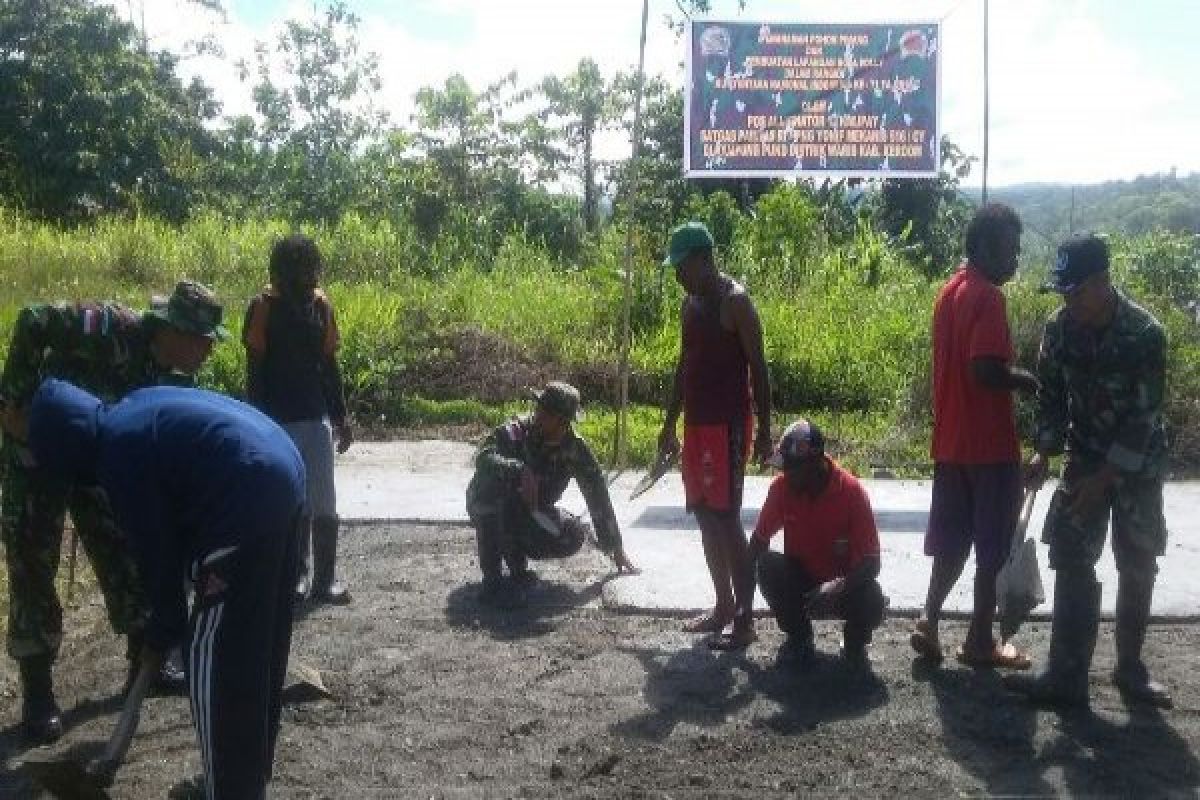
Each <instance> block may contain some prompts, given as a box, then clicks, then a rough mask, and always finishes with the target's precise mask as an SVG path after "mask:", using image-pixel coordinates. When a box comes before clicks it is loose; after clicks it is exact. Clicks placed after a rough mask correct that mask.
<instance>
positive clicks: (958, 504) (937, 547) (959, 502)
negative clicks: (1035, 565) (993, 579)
mask: <svg viewBox="0 0 1200 800" xmlns="http://www.w3.org/2000/svg"><path fill="white" fill-rule="evenodd" d="M1020 513H1021V465H1020V464H1019V463H1016V462H1013V463H1011V464H949V463H938V464H935V465H934V467H933V501H932V502H931V503H930V506H929V527H928V528H926V530H925V555H927V556H934V557H938V556H942V557H962V556H965V555H966V553H967V552H969V551H970V549H971V545H972V544H973V545H975V563H976V565H977V566H978V567H980V568H982V569H999V568H1000V565H1001V564H1003V563H1004V559H1005V558H1006V557H1007V556H1008V549H1009V546H1010V544H1011V543H1012V536H1013V531H1014V530H1015V529H1016V527H1017V517H1018V516H1019V515H1020Z"/></svg>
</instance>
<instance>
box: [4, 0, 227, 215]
mask: <svg viewBox="0 0 1200 800" xmlns="http://www.w3.org/2000/svg"><path fill="white" fill-rule="evenodd" d="M175 66H176V60H175V57H174V56H172V55H170V54H167V53H150V52H146V50H145V49H144V47H142V46H141V45H140V44H139V39H138V36H137V34H136V32H135V31H134V29H133V28H132V27H131V26H129V25H127V24H126V23H125V22H123V21H121V20H120V19H119V18H118V17H117V16H116V14H115V13H114V12H113V10H112V9H111V8H109V7H107V6H102V5H96V4H93V3H91V2H87V0H2V2H0V196H3V197H6V198H8V201H9V202H10V203H11V204H12V205H14V206H15V207H17V208H20V209H22V210H24V211H26V212H27V213H29V214H32V215H35V216H38V217H46V218H52V219H58V220H76V219H80V218H82V217H86V216H89V215H93V214H97V213H101V212H106V211H118V210H120V211H126V210H130V211H135V212H137V211H143V210H144V211H149V212H153V213H157V214H162V215H166V216H169V217H172V218H176V219H178V218H182V217H184V216H185V215H186V214H187V212H188V210H189V208H190V205H191V202H192V199H193V198H192V189H193V186H194V181H195V174H196V172H197V170H198V169H199V166H198V162H199V161H200V160H202V159H205V158H207V157H208V156H209V155H210V154H211V152H212V150H213V140H212V136H211V135H210V134H209V133H208V132H207V131H206V130H205V128H204V126H203V122H204V121H205V120H207V119H210V118H212V117H213V116H214V115H215V114H216V110H217V108H216V105H215V103H214V102H213V100H212V97H211V95H210V93H209V91H208V89H206V88H205V87H204V86H203V85H201V84H200V83H198V82H193V83H192V84H191V85H189V86H187V87H184V86H183V84H182V83H181V82H180V80H179V78H178V76H177V75H176V73H175Z"/></svg>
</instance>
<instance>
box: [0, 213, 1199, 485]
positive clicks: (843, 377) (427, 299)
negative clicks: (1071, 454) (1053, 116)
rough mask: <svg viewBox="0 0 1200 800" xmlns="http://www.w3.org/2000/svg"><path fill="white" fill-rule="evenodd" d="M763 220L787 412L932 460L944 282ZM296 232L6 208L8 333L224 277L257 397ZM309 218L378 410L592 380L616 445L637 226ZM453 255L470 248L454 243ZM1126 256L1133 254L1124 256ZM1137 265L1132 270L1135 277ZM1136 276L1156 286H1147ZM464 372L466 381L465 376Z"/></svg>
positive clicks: (847, 447) (1, 271) (656, 362)
mask: <svg viewBox="0 0 1200 800" xmlns="http://www.w3.org/2000/svg"><path fill="white" fill-rule="evenodd" d="M777 222H778V220H776V223H773V224H777ZM755 224H757V223H756V222H755V221H754V220H748V221H746V222H745V223H744V224H743V225H742V227H740V228H739V229H738V230H737V231H736V232H735V234H734V239H733V241H732V242H731V244H730V245H729V247H728V248H726V249H725V250H724V251H723V253H722V255H723V260H724V262H725V264H726V265H727V268H728V269H729V270H730V271H731V272H733V273H734V274H735V276H736V277H738V278H739V279H741V280H743V281H744V282H745V283H746V285H747V287H748V289H749V290H750V292H751V295H752V297H753V298H754V299H755V302H756V304H757V307H758V310H759V313H760V316H761V318H762V322H763V328H764V338H765V347H766V353H767V358H768V362H769V364H770V367H771V373H772V381H773V384H774V395H775V403H776V405H777V407H778V408H779V409H780V410H781V421H782V419H783V418H784V417H786V416H788V415H794V414H799V413H805V414H809V415H811V416H814V417H816V418H817V419H819V420H822V421H824V422H826V424H827V426H828V427H829V428H830V430H831V433H832V435H833V438H834V439H835V441H836V440H840V443H838V444H836V446H837V447H840V448H841V451H842V453H843V454H844V455H845V456H846V457H847V458H849V459H851V460H852V461H853V462H854V463H856V464H858V465H860V466H862V467H864V468H865V467H866V466H867V465H870V464H905V465H917V466H914V467H913V468H914V469H916V468H919V465H921V464H923V463H924V462H925V461H926V459H927V457H926V454H925V449H926V446H927V445H926V443H927V441H928V426H929V392H928V381H929V369H928V362H929V355H928V351H929V318H930V310H931V306H932V302H933V298H934V296H935V294H936V291H937V284H936V283H930V282H928V281H926V280H925V279H924V278H923V277H921V276H920V274H919V272H918V271H917V270H915V269H913V268H911V267H910V266H909V265H908V264H907V263H906V262H905V261H904V260H903V258H902V257H901V256H900V254H899V253H898V252H897V251H896V250H895V249H894V248H892V247H891V246H890V245H888V243H887V242H886V241H885V240H882V239H879V238H877V237H875V238H873V236H874V235H873V234H871V233H870V231H869V230H860V231H859V232H858V233H857V234H856V236H855V237H854V239H853V240H851V241H849V242H846V243H844V244H836V243H831V242H830V241H829V240H828V238H823V237H817V238H816V239H813V240H808V241H807V243H806V244H805V247H804V248H802V251H803V252H801V251H800V250H796V248H790V249H788V248H784V249H785V250H786V251H787V252H786V254H785V255H786V258H787V263H782V262H779V263H776V262H775V261H772V259H777V258H783V256H780V255H779V253H781V252H783V251H781V250H779V248H772V247H770V246H769V244H770V240H769V239H768V238H766V237H765V234H764V231H763V230H756V229H754V228H752V227H747V226H753V225H755ZM288 231H289V226H288V225H287V224H286V223H284V222H281V221H277V220H249V221H244V222H231V221H228V220H225V219H221V218H219V217H213V216H208V217H202V218H198V219H196V220H193V221H191V222H189V223H187V224H185V225H183V226H182V227H175V226H171V225H168V224H166V223H163V222H160V221H157V220H154V219H147V218H142V219H118V218H106V219H101V220H99V221H97V222H96V223H94V224H92V225H90V226H88V227H86V228H76V229H61V228H57V227H54V226H50V225H45V224H39V223H34V222H30V221H29V220H26V219H24V218H22V217H21V216H19V215H14V214H12V213H8V212H0V330H7V329H8V327H9V326H10V325H11V322H12V320H13V318H14V317H15V313H16V311H17V309H18V308H19V307H20V306H21V305H22V304H24V303H26V302H31V301H37V300H59V299H63V300H69V299H84V298H103V299H115V300H120V301H123V302H126V303H128V304H130V305H132V306H134V307H144V306H145V304H146V302H147V301H148V299H149V297H150V295H151V294H152V293H166V292H168V291H169V290H170V288H171V286H172V285H173V283H174V282H175V281H176V280H178V279H179V278H182V277H185V276H186V277H192V278H196V279H198V280H202V281H204V282H206V283H209V284H210V285H212V286H214V287H215V288H216V289H217V291H218V293H219V294H220V296H221V297H222V299H223V300H224V302H225V304H226V309H227V312H226V316H227V318H228V322H229V327H230V328H231V330H232V332H233V334H234V337H233V341H231V342H228V343H225V344H223V345H221V346H219V347H218V348H217V349H216V350H215V352H214V355H213V357H212V358H211V359H210V360H209V362H208V363H207V364H206V366H205V368H204V370H203V372H202V374H201V376H200V378H201V381H202V382H203V383H204V384H205V385H208V386H211V387H213V388H216V389H218V390H221V391H225V392H229V393H231V394H235V395H237V394H240V393H241V387H242V382H243V374H244V355H243V353H242V349H241V347H240V346H239V345H238V343H237V342H238V334H239V332H240V327H241V317H242V314H243V312H244V309H245V306H246V303H247V301H248V300H249V298H250V297H251V296H252V295H253V294H254V293H255V292H257V291H258V290H259V289H260V288H261V286H262V285H263V284H264V283H265V282H266V272H267V270H266V262H267V255H268V252H269V249H270V246H271V243H272V242H273V241H274V240H275V239H276V238H277V237H278V236H280V235H282V234H284V233H286V232H288ZM308 232H309V233H310V234H311V235H313V236H314V237H315V238H316V239H317V241H318V243H319V244H320V245H321V248H322V250H323V252H324V253H325V256H326V259H327V262H328V268H327V273H326V276H325V280H326V285H327V288H328V291H329V293H330V295H331V297H332V298H333V300H334V304H335V306H336V308H337V312H338V318H339V323H340V327H341V331H342V337H343V350H342V362H343V368H344V371H345V376H346V380H347V386H348V390H349V394H350V399H351V405H352V410H354V411H355V412H356V413H357V414H359V415H362V416H364V417H370V419H371V420H372V423H373V424H375V423H381V424H384V425H408V424H419V425H423V424H473V425H477V426H480V427H484V426H486V425H487V424H490V422H492V421H494V420H495V419H496V418H497V416H498V415H500V414H502V413H507V411H508V410H511V408H512V407H514V406H512V405H511V404H513V403H517V404H519V403H520V402H521V392H520V386H521V383H520V381H521V380H526V379H527V380H539V379H542V378H544V377H548V376H551V375H557V376H562V377H565V378H568V379H573V380H576V381H577V382H578V383H579V384H580V385H581V386H583V387H584V389H585V391H586V394H587V396H586V397H585V400H586V401H587V402H588V404H589V405H591V406H593V407H595V408H597V409H598V411H597V413H596V414H594V415H592V416H590V417H589V422H588V423H586V425H587V429H588V430H589V431H591V432H593V434H594V435H595V436H596V437H597V438H598V439H599V440H601V441H609V440H610V439H611V425H612V420H611V416H610V412H608V411H606V410H603V409H604V408H605V407H608V406H611V405H612V403H613V401H614V398H615V396H616V394H615V390H616V364H617V337H618V331H619V325H620V320H621V302H622V283H621V269H620V265H621V264H622V254H623V237H622V236H620V235H619V232H617V231H614V230H610V231H608V232H606V233H602V234H601V235H600V236H598V237H597V238H596V239H594V240H592V241H591V242H589V244H588V246H587V248H586V250H585V256H584V258H583V261H582V262H581V263H579V264H562V263H560V262H559V261H558V260H557V259H555V258H554V257H553V256H551V255H550V254H549V253H547V252H546V250H545V249H544V248H542V247H540V246H539V245H537V244H535V243H531V242H529V241H526V240H524V239H523V238H521V237H519V236H510V237H508V238H507V239H505V240H504V242H503V244H502V245H501V246H500V247H499V249H498V250H497V251H496V252H495V253H492V254H489V255H480V254H479V253H478V248H475V249H472V248H469V247H466V246H464V245H463V244H462V243H461V242H457V241H446V242H443V241H440V240H437V241H433V242H424V241H421V239H420V237H419V236H417V235H416V234H415V233H414V231H413V230H411V229H410V228H408V227H406V226H405V224H404V223H403V222H396V221H389V220H365V219H362V218H358V217H347V218H346V219H343V220H342V221H341V222H340V223H338V224H336V225H332V226H329V227H322V228H317V229H314V230H311V231H308ZM814 242H815V243H814ZM1140 246H1141V245H1140V244H1139V243H1138V242H1136V241H1134V242H1132V243H1127V244H1122V243H1118V247H1129V248H1135V247H1140ZM656 247H657V246H656V244H655V243H652V242H648V241H644V240H640V241H639V244H638V249H639V253H640V257H639V259H638V264H637V266H636V271H635V275H634V305H633V309H632V312H633V313H632V318H633V323H634V329H633V342H632V352H631V369H632V379H631V387H632V397H633V400H634V402H635V404H637V405H638V406H641V407H642V408H640V409H639V410H638V411H636V412H635V414H634V423H633V424H632V425H631V431H632V433H633V435H634V442H633V445H632V452H633V454H634V457H635V458H636V459H637V460H646V459H648V458H649V457H650V456H651V450H652V448H653V440H654V436H655V434H656V433H657V424H658V423H657V421H656V420H657V419H658V415H659V412H657V411H655V410H654V408H655V407H658V406H660V405H661V403H662V401H663V398H664V396H665V393H666V390H667V387H668V385H669V381H670V377H671V374H672V370H673V367H674V364H675V361H676V358H677V356H678V351H679V315H678V309H679V303H680V300H681V298H682V294H681V290H680V289H679V287H678V286H677V285H676V283H675V281H674V277H673V276H672V275H671V274H670V273H669V272H667V273H664V272H663V271H662V270H661V269H660V268H659V267H658V266H657V261H658V258H657V257H656V254H655V250H656ZM1160 249H1161V248H1160ZM793 251H795V252H793ZM1121 252H1124V251H1121ZM1139 252H1140V251H1139ZM1156 252H1157V251H1156ZM449 253H455V254H458V255H457V256H456V258H455V259H451V258H450V257H449V256H448V255H447V254H449ZM464 253H465V254H471V253H474V254H475V255H466V256H464V255H463V254H464ZM764 253H766V254H767V255H763V254H764ZM772 254H774V255H772ZM1144 260H1145V259H1143V261H1144ZM1127 261H1129V259H1125V260H1124V261H1123V260H1122V259H1121V258H1118V264H1123V263H1126V262H1127ZM801 262H803V263H801ZM1138 263H1141V262H1140V261H1139V262H1138ZM1121 269H1125V268H1124V267H1122V268H1121ZM1193 269H1194V266H1193ZM1176 272H1178V270H1177V269H1176V270H1175V272H1173V273H1172V274H1175V273H1176ZM1127 277H1129V274H1128V273H1127V272H1121V271H1118V278H1121V279H1124V278H1127ZM1133 277H1135V278H1136V277H1137V275H1134V276H1133ZM1033 283H1034V281H1032V280H1028V281H1026V280H1018V281H1016V282H1015V283H1014V284H1013V285H1012V286H1010V287H1009V288H1008V289H1007V290H1006V293H1007V295H1008V298H1009V313H1010V317H1011V319H1012V325H1013V332H1014V338H1015V340H1016V345H1017V350H1018V361H1020V362H1021V363H1024V364H1031V363H1032V360H1033V358H1034V356H1035V355H1036V348H1037V340H1038V337H1039V336H1040V331H1041V325H1042V322H1043V321H1044V319H1045V316H1046V314H1047V313H1049V311H1050V310H1051V309H1052V308H1053V305H1054V302H1055V300H1054V298H1053V297H1047V296H1044V295H1040V294H1038V293H1037V292H1036V291H1035V289H1034V286H1033ZM1131 283H1133V284H1134V285H1135V286H1136V287H1137V288H1138V289H1139V291H1142V292H1143V294H1145V291H1143V289H1144V287H1145V286H1147V285H1149V284H1148V283H1147V282H1146V281H1145V280H1142V281H1141V282H1140V283H1139V282H1137V281H1132V280H1131ZM1177 284H1178V281H1176V282H1175V283H1173V284H1172V286H1175V285H1177ZM1141 299H1143V300H1144V301H1145V302H1146V303H1147V305H1149V306H1150V307H1151V308H1152V309H1153V310H1154V311H1155V313H1157V314H1158V315H1159V317H1160V319H1163V321H1164V323H1165V324H1166V325H1167V327H1168V330H1169V332H1170V334H1171V339H1170V341H1171V352H1170V370H1171V375H1170V379H1171V387H1172V391H1171V395H1170V405H1169V408H1168V416H1169V419H1170V421H1171V423H1172V429H1173V431H1174V432H1175V437H1176V441H1177V445H1182V446H1183V449H1182V450H1180V449H1179V446H1177V447H1176V450H1177V453H1176V455H1177V458H1176V461H1177V464H1179V465H1184V466H1187V465H1195V464H1197V463H1200V443H1197V442H1196V441H1195V440H1196V439H1197V438H1200V437H1198V436H1197V435H1196V434H1193V433H1191V432H1192V431H1196V430H1198V429H1200V409H1198V408H1197V401H1196V400H1195V398H1197V397H1200V336H1198V334H1197V332H1196V327H1195V324H1194V322H1193V321H1192V320H1190V319H1189V318H1188V316H1187V315H1186V314H1185V313H1184V312H1183V311H1182V310H1180V309H1178V308H1177V307H1176V306H1174V305H1172V304H1171V302H1170V301H1169V300H1167V299H1160V298H1157V297H1156V296H1153V295H1146V296H1143V297H1141ZM467 333H470V334H471V335H472V336H474V337H476V338H477V339H478V338H480V337H482V339H484V340H485V341H486V342H493V343H494V348H493V350H486V349H485V351H484V353H485V354H484V356H482V358H484V359H485V360H486V359H487V358H489V357H493V356H489V355H488V353H493V352H494V354H495V355H494V358H495V360H496V363H495V364H494V365H492V367H493V368H494V374H485V375H483V376H482V378H481V380H482V381H483V385H484V387H485V388H487V390H488V391H486V392H482V393H481V392H480V391H479V387H480V385H481V384H480V381H479V380H476V381H475V382H474V383H472V382H471V381H469V380H465V378H466V377H468V376H467V374H466V373H467V372H468V371H471V370H475V371H479V370H480V369H483V368H484V367H486V366H487V365H486V364H485V365H481V364H479V363H465V362H463V359H464V358H465V356H464V353H463V351H462V348H461V341H462V337H463V336H464V335H466V334H467ZM6 347H7V336H0V352H2V351H3V350H4V349H5V348H6ZM460 369H461V370H462V371H463V373H462V374H463V377H464V380H463V381H462V382H461V384H460V383H459V382H457V381H456V380H455V378H456V370H460ZM431 376H433V377H431ZM476 377H477V378H478V377H479V376H476ZM434 378H436V381H435V380H434ZM481 394H485V395H486V400H484V399H483V398H482V397H481ZM1021 413H1022V418H1023V420H1028V418H1029V417H1030V414H1031V412H1030V409H1029V408H1028V407H1027V406H1022V412H1021ZM606 430H607V431H608V433H605V432H604V431H606ZM603 446H604V447H608V446H610V442H609V444H604V445H603Z"/></svg>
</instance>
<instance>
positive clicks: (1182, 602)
mask: <svg viewBox="0 0 1200 800" xmlns="http://www.w3.org/2000/svg"><path fill="white" fill-rule="evenodd" d="M471 454H472V448H471V446H470V445H466V444H462V443H453V442H390V443H368V444H361V445H355V447H354V449H353V450H351V452H350V453H349V454H347V455H346V456H343V457H340V458H339V462H338V473H337V486H338V505H339V508H340V510H341V513H342V515H343V516H344V517H345V518H346V519H348V520H375V521H381V520H394V521H406V522H440V523H448V524H466V523H467V518H466V510H465V508H464V506H463V497H464V492H465V490H466V485H467V482H468V481H469V480H470V477H471V469H470V460H471ZM640 478H641V473H629V474H625V475H622V476H620V477H619V478H618V479H617V480H616V482H615V483H614V485H613V487H612V498H613V505H614V508H615V510H616V512H617V517H618V519H619V521H620V523H621V529H622V532H623V535H624V537H625V543H626V550H627V551H628V553H629V555H630V557H631V558H633V560H634V561H635V562H636V563H637V564H638V566H640V567H641V568H642V574H641V575H635V576H623V577H621V578H620V579H617V580H613V581H610V582H609V583H608V584H606V586H605V589H604V601H605V604H606V605H608V606H609V607H611V608H614V609H618V610H626V611H652V612H655V613H662V614H684V613H690V612H695V611H699V610H702V609H705V608H707V607H709V606H710V604H711V602H712V586H711V583H710V582H709V578H708V571H707V570H706V568H705V566H704V555H703V552H702V550H701V547H700V542H699V532H698V530H697V528H696V525H695V520H694V518H692V517H691V516H690V515H688V514H687V513H686V512H685V511H684V509H683V485H682V482H681V480H680V477H679V475H678V473H671V474H668V475H666V476H665V477H664V478H663V479H662V480H661V481H660V482H659V484H658V485H657V486H655V487H654V488H653V489H652V490H650V491H649V492H647V493H646V494H645V495H643V496H642V497H640V498H638V499H637V500H635V501H633V502H630V501H628V500H627V498H628V495H629V492H630V490H631V489H632V488H633V486H634V485H635V484H636V483H637V481H638V480H639V479H640ZM769 483H770V477H768V476H750V477H748V478H747V480H746V489H745V509H744V511H743V520H744V522H745V524H746V526H747V528H750V527H752V526H753V524H754V520H755V518H756V517H757V513H758V509H759V508H760V507H761V505H762V502H763V499H764V498H765V497H766V492H767V486H768V485H769ZM865 484H866V487H867V491H868V493H869V494H870V496H871V502H872V506H873V508H874V511H875V517H876V520H877V521H878V524H879V530H880V543H881V546H882V550H883V554H882V555H883V570H882V574H881V576H880V581H881V583H882V584H883V586H884V590H885V591H886V592H887V593H888V595H889V596H890V598H891V610H892V612H893V613H912V614H915V613H917V612H918V611H919V609H920V608H921V606H922V605H923V604H924V598H925V589H926V585H927V582H928V579H929V564H930V560H929V559H928V558H927V557H926V556H925V555H924V552H923V539H924V532H925V522H926V519H927V516H928V509H929V495H930V483H929V482H928V481H891V480H889V481H866V482H865ZM1050 494H1051V492H1050V487H1047V488H1046V489H1044V490H1043V491H1042V492H1041V494H1040V495H1039V496H1038V500H1037V503H1036V504H1035V506H1034V513H1033V519H1032V521H1031V522H1030V526H1029V532H1030V535H1032V536H1034V537H1035V538H1036V537H1037V536H1039V535H1040V532H1041V528H1042V522H1043V520H1044V519H1045V515H1046V510H1047V507H1048V505H1049V501H1050ZM564 505H565V506H566V507H567V508H569V509H571V510H573V511H577V512H580V513H582V512H583V511H585V506H584V503H583V499H582V497H581V496H580V495H579V493H578V491H577V490H576V489H575V488H574V487H572V488H571V489H570V490H569V491H568V493H567V496H566V497H565V498H564ZM1198 508H1200V483H1172V484H1169V485H1168V486H1167V491H1166V503H1165V511H1166V516H1167V525H1168V528H1169V529H1170V532H1171V533H1170V539H1169V542H1168V547H1167V554H1166V556H1165V557H1163V558H1162V559H1160V561H1159V566H1160V573H1159V578H1158V584H1157V589H1156V592H1155V598H1154V613H1155V615H1156V616H1157V617H1160V618H1164V619H1190V618H1195V617H1198V616H1200V584H1197V583H1195V582H1194V581H1192V580H1191V578H1192V576H1193V575H1194V574H1195V569H1196V568H1197V567H1200V536H1198V535H1197V534H1200V517H1198V516H1197V513H1196V510H1197V509H1198ZM776 538H777V540H779V539H782V537H776ZM779 544H781V542H779V541H777V542H776V546H778V545H779ZM1039 556H1040V563H1041V567H1042V573H1043V574H1042V579H1043V582H1044V583H1045V586H1046V590H1047V595H1048V597H1047V602H1046V603H1045V604H1044V605H1043V606H1042V607H1041V608H1039V609H1038V610H1037V611H1036V612H1035V616H1043V617H1044V616H1046V615H1047V614H1048V613H1049V609H1050V607H1051V603H1052V602H1053V587H1054V573H1053V572H1052V571H1051V570H1049V568H1048V564H1047V554H1046V548H1045V547H1044V546H1042V545H1040V544H1039ZM973 569H974V565H973V563H969V564H968V565H967V572H966V573H965V576H964V579H963V580H961V581H960V582H959V585H958V586H957V587H955V590H954V591H953V592H952V593H951V595H950V597H949V599H948V600H947V610H948V611H950V612H952V613H967V612H968V611H969V609H970V602H971V588H970V586H971V584H970V579H969V576H970V573H971V571H972V570H973ZM1097 570H1098V574H1099V577H1100V580H1101V581H1102V582H1103V583H1104V585H1105V592H1104V610H1105V612H1106V613H1108V614H1111V613H1112V610H1113V605H1114V602H1115V599H1116V597H1115V595H1116V567H1115V565H1114V563H1113V558H1112V553H1111V551H1108V552H1106V553H1105V555H1104V557H1103V558H1102V559H1101V561H1100V564H1099V566H1098V568H1097ZM756 607H758V608H760V609H763V608H765V604H764V603H763V602H762V599H761V598H758V602H757V604H756Z"/></svg>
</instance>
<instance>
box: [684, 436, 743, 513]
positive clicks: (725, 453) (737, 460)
mask: <svg viewBox="0 0 1200 800" xmlns="http://www.w3.org/2000/svg"><path fill="white" fill-rule="evenodd" d="M751 424H752V421H751V419H750V418H749V417H747V418H746V421H745V422H744V423H735V424H720V425H688V424H686V423H685V424H684V426H683V453H682V455H681V456H680V462H681V463H680V471H681V473H682V474H683V491H684V494H685V496H686V497H687V508H688V510H689V511H693V510H695V509H696V508H697V507H703V508H707V509H709V510H711V511H732V512H735V513H737V512H740V511H741V510H742V483H743V480H744V478H745V477H746V459H747V458H748V457H749V455H750V449H749V448H750V433H751V429H750V426H751Z"/></svg>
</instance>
